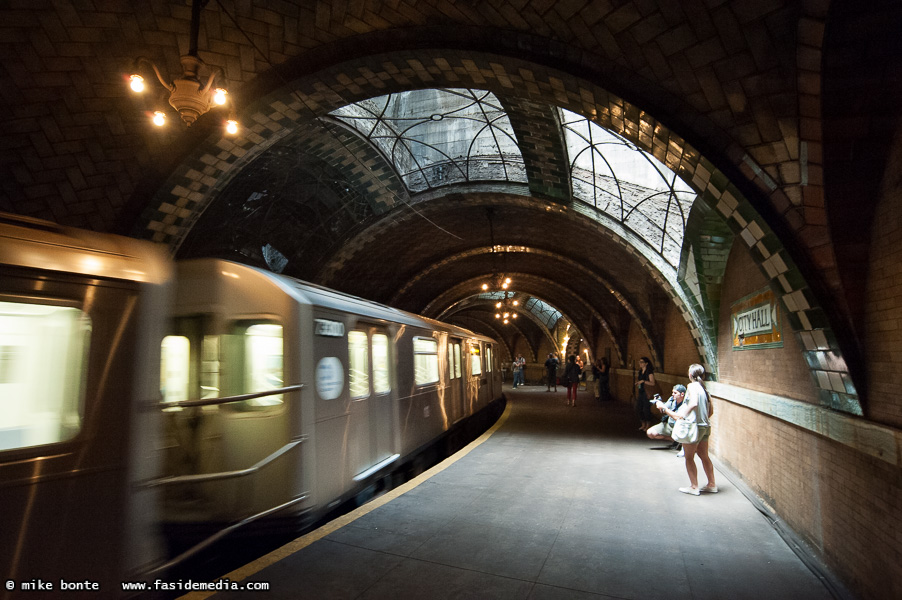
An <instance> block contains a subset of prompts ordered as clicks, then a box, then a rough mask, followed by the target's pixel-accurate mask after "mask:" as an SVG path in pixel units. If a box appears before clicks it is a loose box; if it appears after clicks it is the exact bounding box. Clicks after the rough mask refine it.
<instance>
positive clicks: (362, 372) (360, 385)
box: [348, 331, 370, 399]
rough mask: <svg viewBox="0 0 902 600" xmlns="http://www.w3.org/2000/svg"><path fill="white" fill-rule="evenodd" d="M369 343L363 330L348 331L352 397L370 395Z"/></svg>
mask: <svg viewBox="0 0 902 600" xmlns="http://www.w3.org/2000/svg"><path fill="white" fill-rule="evenodd" d="M369 354H370V351H369V345H368V344H367V339H366V333H365V332H363V331H349V332H348V370H349V378H350V381H349V388H350V391H351V398H352V399H353V398H367V397H369V395H370V360H369Z"/></svg>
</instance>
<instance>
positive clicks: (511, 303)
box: [495, 292, 520, 325]
mask: <svg viewBox="0 0 902 600" xmlns="http://www.w3.org/2000/svg"><path fill="white" fill-rule="evenodd" d="M518 306H520V302H519V301H518V300H515V299H514V297H513V296H512V295H510V294H508V292H504V298H502V299H501V300H499V301H498V302H496V303H495V308H496V309H498V312H496V313H495V318H496V319H498V320H499V321H501V322H502V323H504V324H505V325H507V324H508V323H510V322H511V319H516V318H517V312H516V311H517V307H518Z"/></svg>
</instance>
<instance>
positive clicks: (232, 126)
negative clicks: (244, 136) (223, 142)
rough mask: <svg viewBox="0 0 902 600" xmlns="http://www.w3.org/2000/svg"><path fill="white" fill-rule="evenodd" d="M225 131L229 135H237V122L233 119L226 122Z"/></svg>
mask: <svg viewBox="0 0 902 600" xmlns="http://www.w3.org/2000/svg"><path fill="white" fill-rule="evenodd" d="M226 131H227V132H228V133H229V134H231V135H235V134H236V133H238V121H236V120H234V119H229V120H228V121H226Z"/></svg>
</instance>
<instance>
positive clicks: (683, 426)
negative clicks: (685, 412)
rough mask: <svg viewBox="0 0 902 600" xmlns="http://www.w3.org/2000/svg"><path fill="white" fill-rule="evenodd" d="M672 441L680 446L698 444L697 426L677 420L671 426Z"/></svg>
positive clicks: (687, 421)
mask: <svg viewBox="0 0 902 600" xmlns="http://www.w3.org/2000/svg"><path fill="white" fill-rule="evenodd" d="M670 437H671V439H672V440H673V441H675V442H679V443H681V444H696V443H698V424H696V422H695V421H689V420H687V419H677V420H676V422H675V423H674V424H673V432H672V433H671V434H670Z"/></svg>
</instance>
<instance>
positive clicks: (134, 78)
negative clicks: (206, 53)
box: [128, 0, 238, 134]
mask: <svg viewBox="0 0 902 600" xmlns="http://www.w3.org/2000/svg"><path fill="white" fill-rule="evenodd" d="M207 2H208V0H192V3H191V38H190V44H189V47H188V54H186V55H184V56H182V57H181V59H180V60H181V63H182V76H181V77H180V78H178V79H176V80H174V81H172V82H167V81H166V78H165V77H163V75H162V73H160V69H159V68H158V67H157V65H156V64H155V63H154V62H153V61H152V60H150V59H149V58H145V57H143V56H139V57H138V58H136V59H135V68H134V71H133V72H132V74H131V75H129V78H128V80H129V87H130V88H131V89H132V91H133V92H135V93H141V92H143V91H144V89H145V87H146V84H145V80H144V77H143V76H142V75H141V74H140V73H138V71H139V69H140V67H141V66H143V65H147V66H150V68H151V69H153V72H154V74H155V75H156V77H157V80H158V81H159V82H160V84H161V85H162V86H163V87H164V88H166V89H167V90H169V104H170V105H171V106H172V107H173V108H174V109H175V110H177V111H178V113H179V115H180V116H181V118H182V121H184V122H185V124H186V125H187V126H189V127H190V126H191V124H192V123H194V122H195V121H196V120H197V119H198V118H199V117H200V116H201V115H204V114H206V113H207V112H208V111H209V110H210V109H211V108H213V107H215V106H225V105H226V104H228V105H229V108H230V112H232V111H234V105H233V104H232V102H231V95H230V94H229V92H228V91H227V90H226V88H225V87H222V85H220V86H218V87H216V88H214V87H213V83H214V82H215V81H216V80H219V81H220V83H222V82H223V81H224V79H225V74H224V73H223V71H222V69H221V68H220V67H216V66H212V65H208V64H207V63H205V62H204V61H203V59H201V58H200V57H199V56H198V54H197V37H198V32H199V30H200V12H201V9H203V7H204V6H205V5H206V3H207ZM202 69H204V70H206V71H207V74H206V75H204V76H201V75H200V71H201V70H202ZM153 123H154V124H155V125H157V126H158V127H162V126H163V125H164V124H165V123H166V114H165V112H163V111H162V110H156V111H155V112H154V113H153ZM225 125H226V131H227V132H228V133H230V134H234V133H237V132H238V121H237V120H235V118H234V116H233V115H232V116H230V117H229V120H228V121H227V122H226V124H225Z"/></svg>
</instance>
